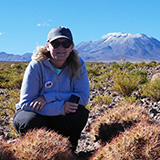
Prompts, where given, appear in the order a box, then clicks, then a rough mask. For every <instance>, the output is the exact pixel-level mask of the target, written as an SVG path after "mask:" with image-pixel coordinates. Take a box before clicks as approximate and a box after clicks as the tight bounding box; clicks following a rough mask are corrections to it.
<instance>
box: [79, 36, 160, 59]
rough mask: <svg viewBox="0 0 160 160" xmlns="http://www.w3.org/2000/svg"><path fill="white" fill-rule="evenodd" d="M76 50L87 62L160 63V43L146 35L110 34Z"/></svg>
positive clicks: (86, 43) (84, 44) (83, 43)
mask: <svg viewBox="0 0 160 160" xmlns="http://www.w3.org/2000/svg"><path fill="white" fill-rule="evenodd" d="M76 49H77V50H78V51H79V53H80V57H82V58H83V59H84V60H85V61H119V60H120V58H125V59H126V60H127V61H151V60H155V61H160V41H158V40H156V39H155V38H153V37H150V36H146V35H145V34H130V33H109V34H107V35H105V36H103V37H102V38H101V39H100V40H97V41H88V42H82V43H80V44H78V45H77V46H76Z"/></svg>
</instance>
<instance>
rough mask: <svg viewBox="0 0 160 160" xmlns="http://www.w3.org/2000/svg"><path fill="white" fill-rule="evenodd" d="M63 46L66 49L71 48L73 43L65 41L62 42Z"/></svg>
mask: <svg viewBox="0 0 160 160" xmlns="http://www.w3.org/2000/svg"><path fill="white" fill-rule="evenodd" d="M62 46H63V47H64V48H69V47H70V46H71V42H70V41H64V42H62Z"/></svg>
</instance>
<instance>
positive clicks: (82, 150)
mask: <svg viewBox="0 0 160 160" xmlns="http://www.w3.org/2000/svg"><path fill="white" fill-rule="evenodd" d="M122 69H123V68H122ZM141 69H142V68H141ZM143 69H144V68H143ZM145 69H146V70H147V71H148V75H147V76H148V78H149V79H151V77H152V75H153V74H154V73H157V72H160V66H158V67H156V68H152V67H146V68H145ZM91 81H92V78H91V77H90V82H91ZM108 81H109V83H113V82H112V80H111V79H110V80H108ZM3 94H6V91H5V90H3V89H0V95H3ZM105 94H109V95H112V96H113V100H112V102H111V103H110V104H109V105H101V106H100V105H98V104H95V103H94V102H93V101H92V99H94V97H95V96H96V95H105ZM133 94H134V95H135V96H137V97H139V98H140V96H141V95H140V94H139V92H134V93H133ZM119 101H123V98H122V96H121V95H120V94H119V93H117V92H115V91H110V90H109V89H108V88H101V89H100V90H97V89H96V88H94V89H92V91H91V93H90V104H91V105H92V106H94V108H96V107H99V109H97V110H96V109H95V110H94V111H93V112H90V115H89V119H88V122H87V125H86V127H85V128H84V130H83V132H82V134H81V138H80V140H79V143H78V146H77V149H76V154H77V155H78V156H77V159H83V160H85V159H88V157H89V156H91V155H92V153H93V152H94V151H95V150H96V149H97V148H98V147H99V144H98V143H96V142H94V141H92V140H91V138H90V135H89V132H88V131H89V127H90V125H91V124H92V123H93V122H94V120H95V119H96V118H97V117H98V116H100V115H101V114H102V113H103V112H105V111H106V110H107V109H108V108H113V107H114V106H116V105H117V103H118V102H119ZM140 104H141V105H142V106H143V107H145V108H146V109H147V110H148V111H149V112H150V115H151V116H152V118H154V119H157V120H158V121H160V101H158V102H154V101H153V100H151V99H149V98H141V101H140ZM12 119H13V117H10V115H9V114H8V113H7V112H5V114H4V115H3V116H2V118H1V119H0V139H1V138H5V139H7V141H8V143H10V142H12V141H14V139H10V135H9V132H10V127H12Z"/></svg>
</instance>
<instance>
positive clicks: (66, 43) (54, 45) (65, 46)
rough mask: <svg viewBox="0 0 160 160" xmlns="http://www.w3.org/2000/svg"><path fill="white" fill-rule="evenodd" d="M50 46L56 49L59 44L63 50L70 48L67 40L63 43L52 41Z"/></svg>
mask: <svg viewBox="0 0 160 160" xmlns="http://www.w3.org/2000/svg"><path fill="white" fill-rule="evenodd" d="M51 44H52V46H53V47H54V48H58V47H59V46H60V45H61V44H62V46H63V47H64V48H69V47H70V46H71V42H70V41H69V40H66V41H63V42H59V41H53V42H51Z"/></svg>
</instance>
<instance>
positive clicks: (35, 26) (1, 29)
mask: <svg viewBox="0 0 160 160" xmlns="http://www.w3.org/2000/svg"><path fill="white" fill-rule="evenodd" d="M159 7H160V0H0V52H6V53H9V54H24V53H28V52H30V53H31V52H33V51H34V50H35V49H36V47H37V45H38V44H39V45H45V44H46V39H47V34H48V32H49V31H50V30H51V29H52V28H53V27H56V26H60V25H61V26H66V27H69V28H70V29H71V31H72V34H73V38H74V42H75V45H77V44H78V43H80V42H82V41H90V40H92V41H95V40H98V39H100V38H101V37H102V36H104V35H105V34H108V33H112V32H123V33H133V34H136V33H144V34H146V35H148V36H152V37H154V38H156V39H158V40H159V41H160V18H159V16H160V8H159Z"/></svg>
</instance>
